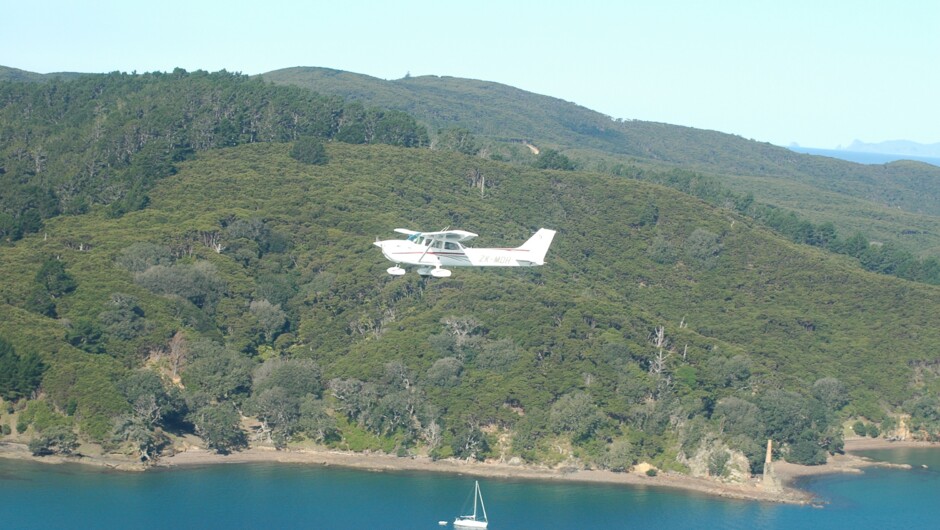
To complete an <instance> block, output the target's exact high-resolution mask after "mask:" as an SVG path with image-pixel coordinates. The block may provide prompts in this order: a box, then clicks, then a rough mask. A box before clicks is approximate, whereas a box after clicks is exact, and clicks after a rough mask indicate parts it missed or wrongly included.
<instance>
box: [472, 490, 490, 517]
mask: <svg viewBox="0 0 940 530" xmlns="http://www.w3.org/2000/svg"><path fill="white" fill-rule="evenodd" d="M477 497H479V498H480V508H483V520H484V521H488V520H489V519H487V518H486V506H484V504H483V493H482V492H481V491H480V483H479V482H477ZM476 514H477V503H476V500H474V502H473V515H474V516H476Z"/></svg>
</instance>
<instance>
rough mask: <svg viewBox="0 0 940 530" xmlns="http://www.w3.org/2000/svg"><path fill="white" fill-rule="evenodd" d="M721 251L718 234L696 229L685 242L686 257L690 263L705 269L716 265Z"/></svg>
mask: <svg viewBox="0 0 940 530" xmlns="http://www.w3.org/2000/svg"><path fill="white" fill-rule="evenodd" d="M721 249H722V245H721V241H720V240H719V237H718V234H714V233H712V232H709V231H708V230H704V229H702V228H696V229H695V231H693V232H692V234H691V235H690V236H689V237H688V239H686V240H685V255H686V257H687V258H688V259H689V261H690V262H691V263H693V264H695V265H698V266H700V267H702V268H705V269H710V268H712V267H714V266H715V265H717V263H718V255H719V253H720V252H721Z"/></svg>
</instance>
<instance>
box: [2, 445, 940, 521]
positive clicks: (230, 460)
mask: <svg viewBox="0 0 940 530" xmlns="http://www.w3.org/2000/svg"><path fill="white" fill-rule="evenodd" d="M899 447H940V444H936V443H929V442H913V441H906V442H891V441H888V440H884V439H871V438H864V439H862V438H859V439H854V438H853V439H848V440H846V442H845V451H846V452H845V454H842V455H833V456H832V457H830V458H829V461H828V462H827V463H826V464H823V465H819V466H803V465H798V464H791V463H789V462H786V461H782V460H781V461H775V462H774V469H775V471H776V474H777V477H778V479H779V480H780V482H781V484H782V485H783V488H782V490H781V491H769V490H765V489H763V486H762V484H761V481H760V479H751V480H748V481H746V482H744V483H727V482H721V481H717V480H713V479H710V478H702V477H692V476H689V475H683V474H679V473H671V472H660V473H659V474H657V475H656V476H653V477H650V476H646V475H645V474H638V473H634V472H622V473H618V472H613V471H604V470H589V469H578V470H570V469H552V468H548V467H543V466H533V465H527V464H523V465H510V464H507V463H504V462H496V461H487V462H466V461H462V460H455V459H444V460H432V459H431V458H429V457H422V456H412V457H398V456H394V455H387V454H382V453H353V452H349V451H339V450H331V449H321V448H315V449H308V448H292V449H287V450H276V449H274V448H273V447H270V446H255V447H251V448H249V449H246V450H243V451H239V452H236V453H231V454H228V455H220V454H217V453H213V452H210V451H208V450H206V449H203V448H200V447H194V446H189V447H187V448H186V449H185V450H183V451H181V452H178V453H176V454H174V455H171V456H168V457H163V458H161V459H160V460H159V461H158V462H157V463H156V464H154V465H153V466H145V465H142V464H140V463H139V462H137V461H136V460H135V459H133V458H132V457H129V456H127V455H119V454H106V455H101V456H87V455H82V456H72V457H63V456H44V457H36V456H33V455H32V454H31V453H30V452H29V450H28V449H27V447H26V445H25V444H20V443H11V442H0V458H10V459H17V460H30V461H34V462H42V463H49V464H62V463H77V464H83V465H93V466H98V467H103V468H107V469H112V470H117V471H126V472H141V471H146V470H148V469H154V468H156V469H161V468H162V469H172V468H184V467H198V466H205V465H218V464H246V463H285V464H301V465H319V466H336V467H344V468H350V469H360V470H364V471H372V472H387V471H393V472H394V471H414V472H429V473H446V474H453V475H469V476H475V477H486V478H500V479H514V480H515V479H518V480H539V481H548V482H555V481H558V482H581V483H594V484H610V485H622V486H627V487H652V488H667V489H671V490H674V491H682V492H687V493H693V494H702V495H708V496H712V497H719V498H726V499H736V500H746V501H759V502H772V503H784V504H801V505H806V504H814V505H815V504H816V503H818V499H815V498H814V497H813V495H812V494H811V493H809V492H808V491H805V490H802V489H799V488H798V487H797V486H796V485H797V484H798V483H799V481H800V480H802V479H805V478H808V477H813V476H819V475H828V474H834V473H863V472H864V469H865V468H868V467H876V466H881V467H898V468H906V469H909V468H910V466H906V465H898V464H889V463H885V462H878V461H874V460H871V459H868V458H865V457H862V456H858V455H854V454H851V453H852V451H862V450H868V449H886V448H899Z"/></svg>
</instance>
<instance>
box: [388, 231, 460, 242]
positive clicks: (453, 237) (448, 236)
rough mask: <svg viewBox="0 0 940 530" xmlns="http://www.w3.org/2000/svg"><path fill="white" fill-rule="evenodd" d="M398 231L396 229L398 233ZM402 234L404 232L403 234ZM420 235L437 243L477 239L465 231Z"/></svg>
mask: <svg viewBox="0 0 940 530" xmlns="http://www.w3.org/2000/svg"><path fill="white" fill-rule="evenodd" d="M399 230H400V229H396V230H395V231H396V232H398V231H399ZM403 233H404V232H403ZM421 235H422V236H424V237H425V238H427V239H434V240H439V241H466V240H468V239H473V238H475V237H477V235H476V234H474V233H473V232H467V231H466V230H444V231H443V232H421Z"/></svg>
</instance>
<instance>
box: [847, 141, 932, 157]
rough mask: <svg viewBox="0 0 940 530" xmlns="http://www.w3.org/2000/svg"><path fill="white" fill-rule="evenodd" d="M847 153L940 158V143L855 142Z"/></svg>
mask: <svg viewBox="0 0 940 530" xmlns="http://www.w3.org/2000/svg"><path fill="white" fill-rule="evenodd" d="M842 149H843V150H845V151H855V152H858V153H884V154H891V155H913V156H921V157H940V142H938V143H933V144H921V143H917V142H912V141H910V140H887V141H884V142H877V143H868V142H863V141H861V140H855V141H854V142H852V143H851V144H850V145H849V146H848V147H844V148H842Z"/></svg>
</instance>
